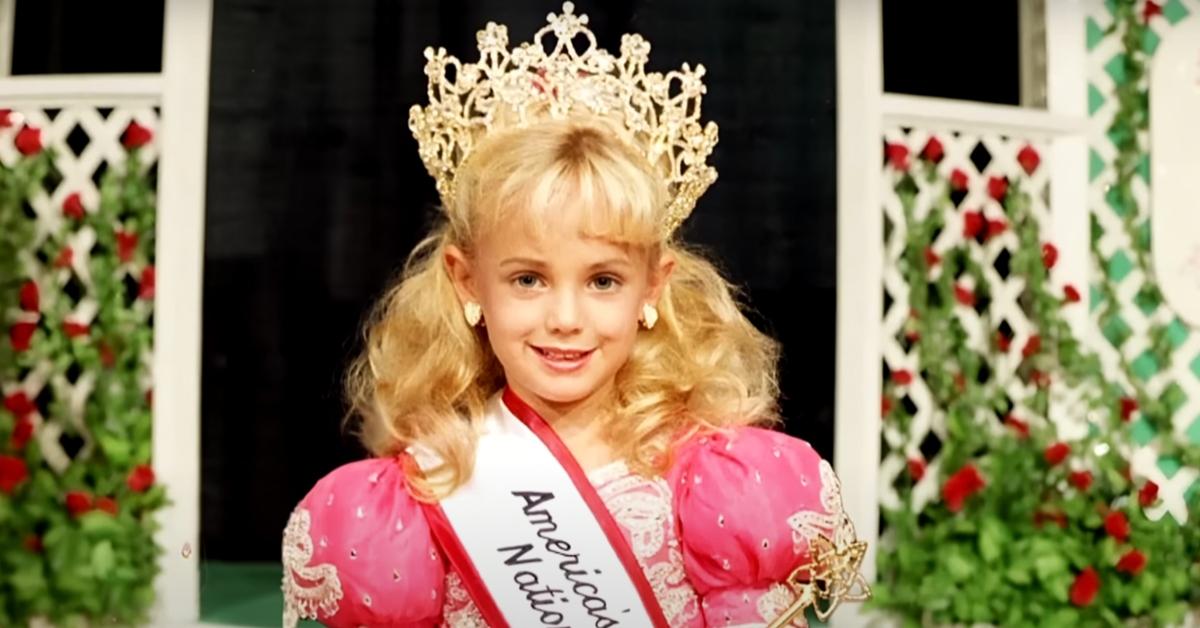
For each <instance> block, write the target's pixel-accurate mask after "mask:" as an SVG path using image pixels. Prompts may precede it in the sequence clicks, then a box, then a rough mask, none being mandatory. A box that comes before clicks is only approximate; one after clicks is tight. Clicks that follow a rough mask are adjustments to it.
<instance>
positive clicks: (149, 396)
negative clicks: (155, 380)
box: [146, 388, 154, 408]
mask: <svg viewBox="0 0 1200 628" xmlns="http://www.w3.org/2000/svg"><path fill="white" fill-rule="evenodd" d="M146 405H148V406H150V407H151V408H153V407H154V389H153V388H151V389H149V390H147V391H146Z"/></svg>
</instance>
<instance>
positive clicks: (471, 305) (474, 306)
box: [463, 301, 483, 327]
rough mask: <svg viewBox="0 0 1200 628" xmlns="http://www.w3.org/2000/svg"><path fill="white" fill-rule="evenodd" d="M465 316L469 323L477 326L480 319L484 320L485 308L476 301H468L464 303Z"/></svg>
mask: <svg viewBox="0 0 1200 628" xmlns="http://www.w3.org/2000/svg"><path fill="white" fill-rule="evenodd" d="M463 317H465V318H466V319H467V324H468V325H470V326H471V327H475V326H476V325H478V324H479V321H481V320H483V308H481V307H479V304H478V303H476V302H474V301H468V302H467V303H466V304H465V305H463Z"/></svg>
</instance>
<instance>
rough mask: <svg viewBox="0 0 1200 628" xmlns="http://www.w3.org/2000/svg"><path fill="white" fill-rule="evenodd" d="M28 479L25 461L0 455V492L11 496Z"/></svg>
mask: <svg viewBox="0 0 1200 628" xmlns="http://www.w3.org/2000/svg"><path fill="white" fill-rule="evenodd" d="M28 478H29V470H28V469H27V468H25V461H24V460H22V459H20V458H17V457H16V456H5V455H0V491H2V492H3V493H4V494H5V495H12V492H13V491H14V490H16V488H17V487H18V486H20V485H21V483H22V482H24V481H25V480H27V479H28Z"/></svg>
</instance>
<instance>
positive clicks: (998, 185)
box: [988, 177, 1008, 202]
mask: <svg viewBox="0 0 1200 628" xmlns="http://www.w3.org/2000/svg"><path fill="white" fill-rule="evenodd" d="M1007 193H1008V179H1006V178H1004V177H992V178H990V179H988V196H990V197H992V198H994V199H996V200H997V201H1000V202H1003V201H1004V195H1005V194H1007Z"/></svg>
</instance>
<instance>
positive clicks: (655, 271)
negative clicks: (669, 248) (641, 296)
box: [646, 253, 675, 305]
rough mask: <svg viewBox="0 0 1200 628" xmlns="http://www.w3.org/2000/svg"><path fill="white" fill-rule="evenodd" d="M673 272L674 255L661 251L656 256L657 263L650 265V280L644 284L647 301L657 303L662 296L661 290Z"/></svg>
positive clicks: (652, 303)
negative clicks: (658, 255) (661, 252)
mask: <svg viewBox="0 0 1200 628" xmlns="http://www.w3.org/2000/svg"><path fill="white" fill-rule="evenodd" d="M673 272H675V256H674V255H671V254H670V253H663V254H662V255H661V256H660V257H659V258H658V263H656V264H654V265H652V266H651V267H650V281H649V283H647V285H646V291H647V295H646V302H647V303H649V304H651V305H657V304H658V299H659V297H661V296H662V291H663V289H664V288H666V287H667V282H668V281H670V279H671V273H673Z"/></svg>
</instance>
